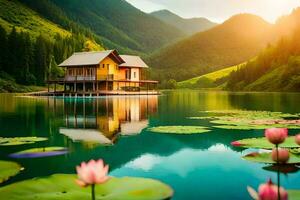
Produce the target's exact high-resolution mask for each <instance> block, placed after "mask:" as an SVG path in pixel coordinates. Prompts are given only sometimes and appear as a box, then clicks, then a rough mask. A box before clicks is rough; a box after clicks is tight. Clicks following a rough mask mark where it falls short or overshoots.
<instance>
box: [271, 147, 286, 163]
mask: <svg viewBox="0 0 300 200" xmlns="http://www.w3.org/2000/svg"><path fill="white" fill-rule="evenodd" d="M289 158H290V153H289V150H287V149H282V148H278V149H277V148H275V149H273V151H272V160H273V161H275V162H277V163H281V164H283V163H287V161H288V160H289Z"/></svg>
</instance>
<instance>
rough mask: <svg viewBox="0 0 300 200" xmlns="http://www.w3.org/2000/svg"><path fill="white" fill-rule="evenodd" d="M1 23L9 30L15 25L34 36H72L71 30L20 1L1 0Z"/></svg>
mask: <svg viewBox="0 0 300 200" xmlns="http://www.w3.org/2000/svg"><path fill="white" fill-rule="evenodd" d="M0 25H1V26H2V27H4V28H5V30H6V31H7V32H9V31H11V29H12V27H14V26H15V27H16V28H17V30H19V31H25V32H28V33H30V34H31V35H33V36H34V37H37V36H39V35H40V34H44V35H49V36H50V37H52V38H53V37H54V36H55V35H57V34H60V35H62V36H71V33H70V32H69V31H66V30H65V29H63V28H61V27H59V26H58V25H56V24H54V23H52V22H51V21H49V20H46V19H44V18H42V17H40V16H39V15H38V13H36V12H34V11H33V10H31V9H28V8H27V7H26V6H24V5H23V4H21V3H19V2H18V1H7V0H0Z"/></svg>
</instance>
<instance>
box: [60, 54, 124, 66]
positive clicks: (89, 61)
mask: <svg viewBox="0 0 300 200" xmlns="http://www.w3.org/2000/svg"><path fill="white" fill-rule="evenodd" d="M108 56H112V58H114V59H115V60H116V61H117V62H118V64H122V63H124V60H123V59H122V58H121V57H120V56H119V54H118V52H117V51H116V50H107V51H95V52H79V53H74V54H73V55H72V56H71V57H69V58H68V59H67V60H65V61H64V62H62V63H61V64H60V65H59V66H60V67H71V66H89V65H97V64H99V63H100V62H101V61H102V60H104V59H105V58H106V57H108Z"/></svg>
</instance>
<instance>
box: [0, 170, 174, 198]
mask: <svg viewBox="0 0 300 200" xmlns="http://www.w3.org/2000/svg"><path fill="white" fill-rule="evenodd" d="M76 178H77V176H76V175H67V174H56V175H52V176H50V177H46V178H35V179H31V180H26V181H22V182H18V183H14V184H11V185H8V186H5V187H2V188H0V194H1V198H3V199H14V200H23V199H26V200H36V199H38V200H58V199H60V200H69V199H72V200H83V199H91V189H90V187H88V188H80V187H79V186H78V185H76V184H75V179H76ZM95 191H96V199H99V200H100V199H101V200H124V199H130V200H159V199H161V200H163V199H168V198H171V197H172V195H173V190H172V189H171V188H170V187H169V186H168V185H165V184H164V183H162V182H160V181H157V180H153V179H144V178H131V177H124V178H114V177H112V178H111V179H110V180H109V181H108V182H106V183H105V184H102V185H97V186H96V189H95Z"/></svg>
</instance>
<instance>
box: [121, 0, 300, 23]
mask: <svg viewBox="0 0 300 200" xmlns="http://www.w3.org/2000/svg"><path fill="white" fill-rule="evenodd" d="M127 1H128V2H129V3H131V4H132V5H134V6H135V7H137V8H139V9H140V10H142V11H144V12H147V13H148V12H152V11H156V10H161V9H168V10H170V11H172V12H174V13H176V14H178V15H179V16H181V17H184V18H192V17H205V18H208V19H210V20H212V21H215V22H223V21H225V20H226V19H228V18H230V17H231V16H232V15H235V14H240V13H252V14H256V15H259V16H261V17H263V18H264V19H265V20H267V21H269V22H271V23H274V22H275V21H276V19H277V18H278V17H280V16H282V15H286V14H289V13H290V12H292V10H293V9H294V8H296V7H300V0H127Z"/></svg>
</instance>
